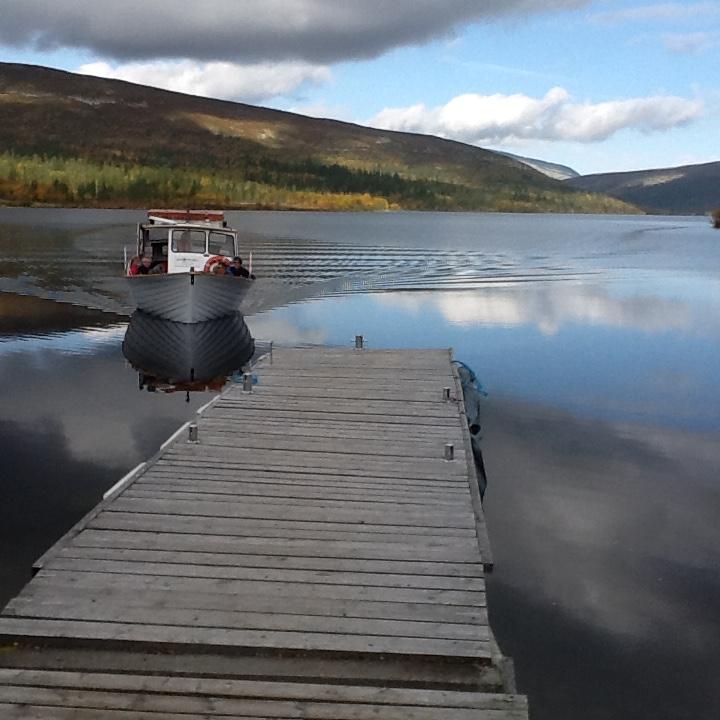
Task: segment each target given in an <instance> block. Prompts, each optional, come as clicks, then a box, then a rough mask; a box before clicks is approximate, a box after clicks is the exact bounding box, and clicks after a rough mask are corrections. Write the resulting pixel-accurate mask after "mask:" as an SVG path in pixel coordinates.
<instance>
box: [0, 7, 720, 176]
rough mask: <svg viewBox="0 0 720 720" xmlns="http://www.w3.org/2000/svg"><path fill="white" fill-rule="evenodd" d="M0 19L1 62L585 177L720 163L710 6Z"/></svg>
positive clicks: (70, 13)
mask: <svg viewBox="0 0 720 720" xmlns="http://www.w3.org/2000/svg"><path fill="white" fill-rule="evenodd" d="M0 6H1V9H2V15H3V23H2V25H0V59H2V60H4V61H8V62H27V63H34V64H39V65H46V66H49V67H56V68H61V69H65V70H72V71H80V72H86V73H89V74H98V75H103V76H108V77H120V78H123V79H128V80H131V81H134V82H141V83H144V84H149V85H155V86H161V87H168V88H170V89H176V90H181V91H183V92H190V93H193V94H199V95H206V96H209V97H222V98H226V99H231V100H238V101H245V102H251V103H254V104H261V105H266V106H269V107H275V108H279V109H285V110H293V111H296V112H301V113H305V114H310V115H315V116H323V117H334V118H338V119H342V120H348V121H352V122H357V123H361V124H369V125H374V126H377V127H384V128H388V129H396V130H405V131H410V132H424V133H429V134H435V135H441V136H443V137H448V138H452V139H457V140H460V141H462V142H469V143H472V144H476V145H479V146H482V147H488V148H492V149H499V150H506V151H510V152H514V153H517V154H521V155H526V156H529V157H536V158H541V159H544V160H548V161H552V162H558V163H561V164H565V165H569V166H571V167H573V168H575V169H576V170H578V171H579V172H581V173H591V172H609V171H619V170H634V169H644V168H650V167H671V166H674V165H681V164H687V163H699V162H709V161H714V160H720V145H719V143H718V137H719V136H720V133H719V132H718V131H719V130H720V88H718V87H717V83H716V73H717V68H718V67H719V66H720V63H719V61H720V0H718V1H706V0H685V1H684V2H655V3H653V2H642V1H641V0H603V1H601V0H596V1H594V2H593V1H592V0H542V1H541V0H443V2H440V1H439V0H394V2H392V3H388V2H385V1H384V0H364V1H363V2H357V1H354V0H196V2H194V3H193V4H192V5H189V4H188V3H186V2H184V1H182V0H146V1H145V2H141V1H140V0H125V2H123V3H115V2H102V1H99V0H94V1H93V0H72V1H71V2H66V3H57V2H55V0H52V2H51V1H50V0H0ZM190 8H192V9H190Z"/></svg>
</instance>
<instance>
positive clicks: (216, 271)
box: [212, 263, 227, 275]
mask: <svg viewBox="0 0 720 720" xmlns="http://www.w3.org/2000/svg"><path fill="white" fill-rule="evenodd" d="M212 271H213V275H226V274H227V270H226V269H225V265H223V263H218V264H217V265H216V266H215V267H214V268H213V269H212Z"/></svg>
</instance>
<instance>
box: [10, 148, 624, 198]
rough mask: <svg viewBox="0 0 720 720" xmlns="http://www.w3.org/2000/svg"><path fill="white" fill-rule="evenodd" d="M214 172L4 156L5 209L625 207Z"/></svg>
mask: <svg viewBox="0 0 720 720" xmlns="http://www.w3.org/2000/svg"><path fill="white" fill-rule="evenodd" d="M154 159H155V160H157V158H154ZM168 160H170V159H169V158H168ZM213 165H214V163H212V162H208V163H207V166H206V167H199V168H190V167H182V166H178V165H177V164H176V163H173V162H172V160H170V162H168V163H167V164H159V163H156V164H138V163H137V162H136V161H134V159H130V158H123V157H122V156H121V155H117V154H116V155H115V156H114V157H113V159H112V162H106V161H92V160H89V159H85V158H78V157H68V156H63V155H60V154H57V155H54V154H45V153H43V154H39V153H34V154H32V155H29V154H20V153H16V152H13V151H6V152H4V153H0V199H2V201H3V202H4V203H5V204H9V205H51V206H53V205H55V206H65V207H148V206H150V205H158V204H159V205H163V206H178V207H189V206H198V207H199V206H202V207H222V208H226V209H231V208H235V209H242V208H247V209H302V210H388V209H405V210H419V209H422V210H494V211H506V212H525V211H527V212H531V211H536V210H538V208H541V209H543V210H545V211H550V212H618V211H619V210H618V208H619V207H620V206H621V205H622V204H621V203H618V202H617V201H615V200H612V199H610V198H607V197H605V196H602V195H593V194H591V193H578V192H573V191H570V190H564V189H562V188H560V189H554V188H553V189H547V188H541V189H538V188H528V187H527V186H526V185H524V184H522V183H520V182H517V183H507V182H506V183H502V184H501V183H490V182H488V183H487V184H486V186H484V187H469V186H467V185H463V184H457V183H450V182H445V181H439V180H430V179H408V178H405V177H401V176H400V175H398V174H397V173H386V172H381V171H377V170H375V171H371V170H363V169H350V168H348V167H345V166H342V165H339V164H335V163H327V164H326V163H322V162H318V161H316V160H312V159H307V160H295V161H287V162H283V161H280V160H277V159H274V158H267V157H265V158H262V160H260V159H258V158H256V157H254V156H252V155H247V156H245V157H240V158H236V159H235V163H234V164H233V165H232V166H224V167H217V166H213Z"/></svg>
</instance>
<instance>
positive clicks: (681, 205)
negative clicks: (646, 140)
mask: <svg viewBox="0 0 720 720" xmlns="http://www.w3.org/2000/svg"><path fill="white" fill-rule="evenodd" d="M565 182H566V184H567V185H569V186H570V187H574V188H577V189H580V190H586V191H588V192H600V193H603V194H607V195H610V196H611V197H616V198H618V199H620V200H624V201H625V202H629V203H632V204H634V205H637V206H638V207H641V208H643V209H644V210H645V211H647V212H652V213H658V214H671V215H673V214H687V215H704V214H706V213H708V212H710V211H712V210H713V209H715V208H717V207H720V161H713V162H708V163H700V164H696V165H680V166H677V167H669V168H657V169H652V170H631V171H627V172H618V173H595V174H592V175H581V176H580V177H575V178H570V179H568V180H566V181H565Z"/></svg>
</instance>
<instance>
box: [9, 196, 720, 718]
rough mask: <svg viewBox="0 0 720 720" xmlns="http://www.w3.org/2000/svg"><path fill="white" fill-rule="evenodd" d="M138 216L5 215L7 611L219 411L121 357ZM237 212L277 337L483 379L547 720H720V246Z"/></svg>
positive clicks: (500, 600) (520, 614)
mask: <svg viewBox="0 0 720 720" xmlns="http://www.w3.org/2000/svg"><path fill="white" fill-rule="evenodd" d="M142 217H143V215H142V213H138V212H131V211H82V210H68V211H58V210H50V209H48V210H33V209H9V208H8V209H0V377H1V378H2V382H1V384H0V443H1V446H2V453H0V606H2V605H3V604H4V603H5V602H6V601H7V600H8V599H10V598H11V597H12V596H13V595H15V594H16V593H17V592H18V591H19V590H20V588H21V587H22V586H23V585H24V584H25V583H26V582H27V581H28V580H29V578H30V566H31V564H32V562H33V560H35V559H36V558H37V557H38V556H39V555H41V554H42V553H43V552H44V551H45V550H46V549H47V548H48V547H49V546H50V545H51V544H52V543H53V542H54V541H55V540H57V539H58V537H59V536H60V535H61V534H62V533H63V532H64V531H65V530H67V529H68V528H69V527H70V526H71V525H72V524H74V523H75V522H76V521H77V520H78V519H79V518H80V517H81V516H82V515H83V514H84V513H85V512H87V511H88V510H89V509H90V508H91V507H92V506H93V505H94V504H95V503H96V502H97V501H98V500H99V499H100V497H101V495H102V492H103V491H104V490H106V489H107V488H108V487H110V486H111V485H112V484H113V483H114V482H115V481H116V480H118V479H119V478H120V477H121V476H122V475H124V474H125V473H126V472H127V471H128V470H129V469H130V468H132V467H134V466H135V465H136V464H138V463H139V462H141V461H142V460H144V459H147V458H148V457H149V456H150V455H152V454H153V453H154V452H156V450H157V449H158V447H159V445H160V443H161V442H162V441H163V440H165V439H166V438H167V437H168V436H169V435H170V434H171V433H172V432H173V431H174V430H175V429H176V428H177V427H178V426H179V425H180V424H181V423H182V422H184V421H185V420H186V419H188V418H189V417H190V416H191V415H192V414H193V412H194V410H195V409H196V408H197V407H199V406H201V405H203V404H204V403H205V402H207V400H208V399H209V397H210V395H209V394H208V392H192V393H189V395H187V396H186V394H185V393H184V392H163V391H161V390H158V391H157V392H148V391H147V387H143V388H141V387H140V385H141V383H139V378H138V372H137V371H136V370H135V369H133V367H132V366H131V365H130V364H129V363H128V362H127V361H126V359H125V357H124V356H123V353H122V349H121V346H122V342H123V337H124V335H125V332H126V329H127V325H128V317H127V316H128V314H129V308H128V303H127V299H126V298H125V297H124V296H123V293H122V287H121V283H120V282H119V280H118V275H119V273H120V272H121V266H122V255H123V246H125V245H127V246H128V247H131V246H132V245H133V243H134V236H135V228H134V224H135V223H136V222H137V221H139V220H141V219H142ZM228 219H229V220H230V224H231V225H234V226H235V227H238V228H240V229H241V230H242V233H243V238H244V245H245V248H246V250H245V252H244V255H245V257H246V264H247V260H248V259H249V258H248V256H249V253H250V252H252V262H253V270H254V272H255V273H256V274H257V276H258V278H259V280H258V281H257V284H256V287H255V288H254V296H252V297H251V298H250V299H249V300H250V305H249V312H248V314H247V316H246V318H245V320H246V322H247V325H248V326H249V328H250V331H251V333H252V335H253V336H254V337H255V339H256V341H262V340H273V341H274V342H275V343H278V344H287V345H301V344H303V345H304V344H330V345H350V344H351V343H352V340H353V338H354V336H355V335H356V334H362V335H364V336H365V338H366V341H367V344H368V345H369V346H370V347H429V346H432V347H438V346H440V347H452V348H453V350H454V353H455V357H456V358H457V359H459V360H462V361H463V362H465V363H467V364H468V365H470V366H471V367H472V368H473V369H474V370H475V371H476V373H477V375H478V376H479V378H480V380H481V381H482V384H483V386H484V387H485V389H486V390H487V392H488V397H487V399H486V402H485V411H484V416H483V428H484V440H483V443H484V445H483V447H484V454H485V464H486V468H487V474H488V479H489V486H488V491H487V494H486V497H485V511H486V515H487V520H488V525H489V531H490V540H491V544H492V547H493V552H494V556H495V563H496V565H495V571H494V573H493V574H492V575H491V576H489V579H488V592H489V606H490V617H491V622H492V624H493V628H494V630H495V632H496V635H497V637H498V641H499V643H500V646H501V648H502V649H503V651H504V653H505V654H507V655H510V656H512V657H513V658H514V660H515V667H516V672H517V678H518V685H519V689H520V691H521V692H525V693H527V694H528V695H529V697H530V708H531V717H533V718H534V720H543V719H545V718H548V719H550V718H552V719H553V720H565V719H566V718H567V719H570V718H573V720H575V719H577V718H583V720H594V719H595V718H603V719H609V718H632V719H633V720H641V719H644V718H648V719H649V718H652V719H653V720H660V719H661V718H693V719H694V720H699V719H704V718H708V719H710V718H712V719H716V718H718V717H720V684H719V683H718V681H717V678H718V676H719V675H720V472H718V468H720V232H718V231H714V230H712V229H711V228H710V225H709V222H708V220H707V219H706V218H684V217H612V216H611V217H601V216H552V215H493V214H435V213H387V214H352V213H348V214H345V213H338V214H316V213H290V212H288V213H271V212H268V213H265V212H253V213H228ZM56 300H62V301H65V302H64V303H62V304H61V303H58V302H55V301H56ZM68 303H75V304H74V305H73V304H68ZM90 308H94V309H90ZM98 308H99V309H102V310H103V311H104V312H100V311H99V310H98ZM112 313H115V314H112Z"/></svg>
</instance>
